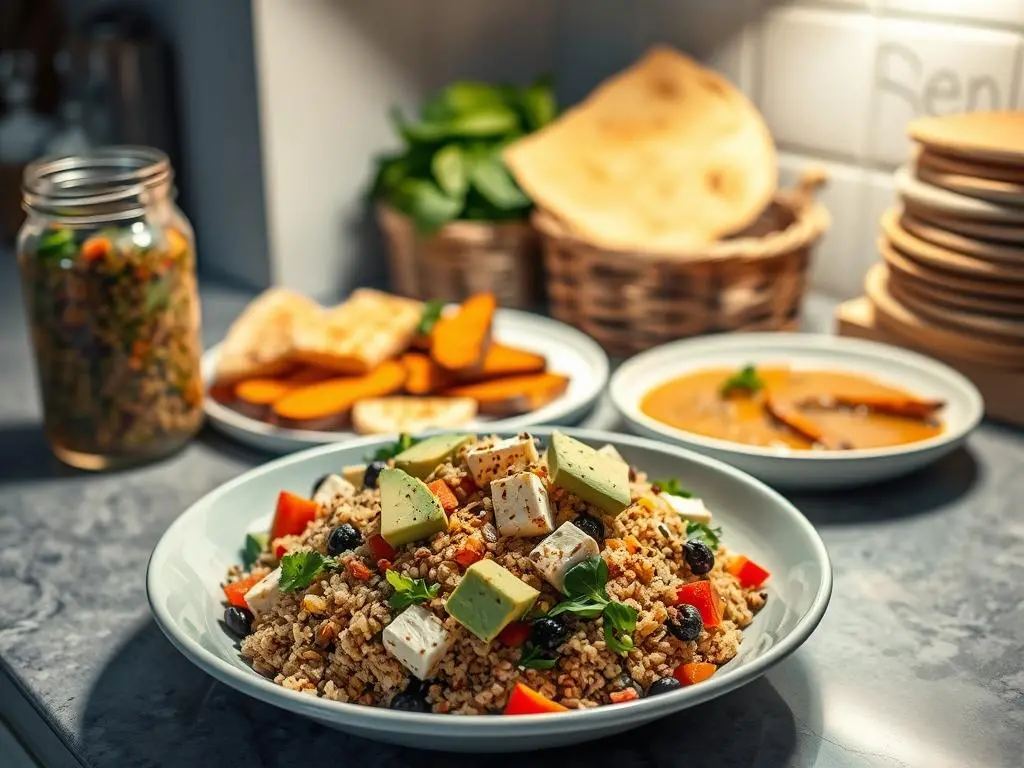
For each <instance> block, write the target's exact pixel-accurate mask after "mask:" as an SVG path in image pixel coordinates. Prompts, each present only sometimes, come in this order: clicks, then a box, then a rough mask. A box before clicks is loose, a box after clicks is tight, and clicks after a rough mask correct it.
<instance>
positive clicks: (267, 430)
mask: <svg viewBox="0 0 1024 768" xmlns="http://www.w3.org/2000/svg"><path fill="white" fill-rule="evenodd" d="M498 317H499V318H502V317H505V318H507V320H508V322H514V323H526V324H530V323H533V324H537V325H541V326H545V327H547V328H548V329H552V328H557V331H558V332H559V333H562V334H565V335H566V336H568V337H570V339H571V340H570V339H567V341H568V342H569V343H570V344H571V345H572V346H573V347H574V348H575V349H576V350H577V351H578V352H579V353H580V354H581V356H582V357H584V358H586V359H587V360H588V361H589V362H590V364H591V366H592V368H593V371H592V373H593V374H594V375H591V376H588V377H587V380H586V381H585V385H586V391H585V392H582V391H581V394H580V396H579V397H578V398H577V399H575V400H573V401H570V402H567V403H566V404H565V405H563V406H562V408H561V412H559V413H556V414H554V415H548V416H545V417H543V419H542V420H537V419H536V418H535V417H534V416H533V414H535V413H537V411H531V412H529V413H525V414H521V415H519V416H510V417H508V418H504V419H495V420H494V421H488V422H475V421H474V422H471V423H470V424H468V425H466V428H467V429H495V430H498V431H500V430H505V429H508V430H514V429H520V428H524V427H532V426H537V425H539V424H542V423H545V424H546V423H557V422H559V421H561V420H569V421H572V420H575V419H577V418H578V417H579V416H581V415H582V414H585V413H586V412H587V411H588V410H589V409H590V408H592V407H593V406H594V405H595V403H596V402H597V400H598V399H599V398H600V397H601V395H602V393H603V392H604V390H605V387H606V386H607V384H608V381H609V378H610V375H611V364H610V362H609V359H608V354H607V353H606V352H605V351H604V349H603V348H602V347H601V345H600V344H598V343H597V342H596V341H595V340H594V339H592V338H591V337H590V336H588V335H587V334H586V333H584V332H583V331H581V330H579V329H578V328H575V327H573V326H571V325H569V324H568V323H563V322H562V321H561V320H556V319H555V318H552V317H548V316H546V315H540V314H537V313H534V312H527V311H524V310H519V309H512V308H508V307H501V308H499V309H498ZM527 330H529V329H527ZM541 332H543V331H541ZM222 344H223V340H221V341H218V342H217V343H216V344H213V345H212V346H210V347H209V348H208V349H206V350H205V351H204V352H203V355H202V363H201V368H202V372H203V387H204V389H205V390H209V388H210V386H211V385H212V383H213V370H214V368H215V366H216V360H217V359H218V357H219V355H220V348H221V345H222ZM570 386H571V384H570ZM563 397H564V395H563ZM557 402H558V401H557V400H556V401H554V403H557ZM554 403H551V404H549V405H553V404H554ZM545 407H548V406H545ZM203 412H204V414H205V416H206V419H207V420H208V422H209V423H210V425H211V426H213V427H214V428H216V429H218V430H220V431H222V432H225V433H227V434H229V435H231V436H232V437H234V438H235V439H236V440H240V441H243V442H246V443H247V444H249V445H256V440H273V441H279V442H280V441H290V442H293V443H296V444H300V445H301V446H303V447H296V448H291V449H289V450H291V451H294V450H304V449H305V448H306V447H315V446H320V445H327V444H333V443H338V442H340V441H345V440H353V439H359V438H361V437H372V435H368V436H364V435H360V434H359V433H357V432H355V431H354V430H314V429H293V428H290V427H279V426H276V425H274V424H268V423H266V422H263V421H260V420H258V419H254V418H252V417H250V416H246V415H245V414H243V413H240V412H238V411H236V410H234V409H232V408H229V407H228V406H226V405H224V404H222V403H220V402H217V401H216V400H214V399H213V398H212V397H209V396H208V395H207V397H205V398H204V401H203ZM242 434H245V435H247V436H249V438H251V439H246V438H242V437H241V436H240V435H242ZM259 447H260V448H261V449H262V450H267V447H266V445H265V444H260V445H259ZM275 450H283V449H280V448H278V449H275Z"/></svg>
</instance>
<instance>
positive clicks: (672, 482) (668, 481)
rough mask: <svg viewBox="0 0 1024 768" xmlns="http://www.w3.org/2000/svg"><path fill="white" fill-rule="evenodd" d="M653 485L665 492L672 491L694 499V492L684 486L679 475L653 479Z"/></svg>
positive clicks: (685, 497) (674, 493)
mask: <svg viewBox="0 0 1024 768" xmlns="http://www.w3.org/2000/svg"><path fill="white" fill-rule="evenodd" d="M651 485H652V486H654V487H657V488H658V490H659V491H661V492H663V493H671V494H672V495H673V496H680V497H682V498H684V499H692V498H693V494H692V493H690V491H688V490H686V488H684V487H683V485H682V483H680V482H679V478H678V477H666V478H664V479H662V480H652V481H651Z"/></svg>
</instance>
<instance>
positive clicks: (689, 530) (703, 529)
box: [686, 521, 722, 552]
mask: <svg viewBox="0 0 1024 768" xmlns="http://www.w3.org/2000/svg"><path fill="white" fill-rule="evenodd" d="M686 538H687V539H697V540H699V541H703V542H704V543H705V544H707V545H708V548H709V549H710V550H711V551H712V552H717V551H718V544H719V542H720V541H721V539H722V526H720V525H719V526H715V527H714V528H712V527H711V526H710V525H705V524H704V523H695V522H693V521H690V522H688V523H687V524H686Z"/></svg>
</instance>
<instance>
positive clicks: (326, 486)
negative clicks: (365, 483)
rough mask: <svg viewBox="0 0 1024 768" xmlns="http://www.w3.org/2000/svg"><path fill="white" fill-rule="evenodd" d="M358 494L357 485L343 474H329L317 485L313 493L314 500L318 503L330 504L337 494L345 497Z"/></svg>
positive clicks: (348, 497)
mask: <svg viewBox="0 0 1024 768" xmlns="http://www.w3.org/2000/svg"><path fill="white" fill-rule="evenodd" d="M355 495H356V487H355V486H354V485H352V483H350V482H349V481H348V480H346V479H345V478H344V477H342V476H341V475H328V476H327V477H325V478H324V480H323V482H322V483H320V485H318V486H317V487H316V493H314V494H313V501H315V502H316V503H317V504H329V503H330V502H332V501H334V498H335V497H336V496H341V497H342V498H343V499H350V498H352V497H353V496H355Z"/></svg>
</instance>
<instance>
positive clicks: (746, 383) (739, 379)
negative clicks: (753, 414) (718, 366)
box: [721, 365, 764, 397]
mask: <svg viewBox="0 0 1024 768" xmlns="http://www.w3.org/2000/svg"><path fill="white" fill-rule="evenodd" d="M762 389H764V379H762V378H761V377H760V376H758V375H757V369H756V368H754V366H753V365H745V366H743V368H741V369H740V370H739V371H738V372H737V373H734V374H733V375H732V376H730V377H729V378H728V379H726V380H725V381H724V382H723V383H722V389H721V392H722V396H723V397H728V396H729V395H732V394H734V393H738V392H742V393H744V394H747V395H752V394H754V393H755V392H759V391H760V390H762Z"/></svg>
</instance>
